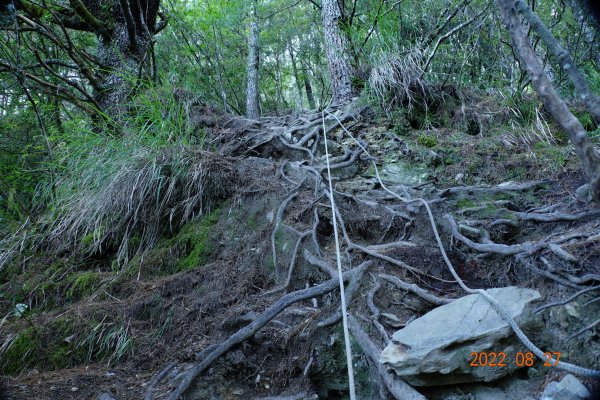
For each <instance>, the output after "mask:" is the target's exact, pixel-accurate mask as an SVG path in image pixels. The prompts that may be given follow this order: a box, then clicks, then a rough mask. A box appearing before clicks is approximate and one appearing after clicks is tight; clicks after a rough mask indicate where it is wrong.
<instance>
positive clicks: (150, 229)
mask: <svg viewBox="0 0 600 400" xmlns="http://www.w3.org/2000/svg"><path fill="white" fill-rule="evenodd" d="M102 162H105V163H117V165H111V166H108V165H102V164H101V163H100V164H95V165H92V166H91V168H88V170H84V171H82V172H83V175H82V176H78V177H75V176H72V175H73V174H68V175H66V176H65V177H64V178H63V179H62V180H61V181H59V182H58V183H57V186H58V188H59V193H60V194H62V196H59V197H58V199H57V201H56V205H55V206H54V210H53V212H52V213H50V215H49V217H48V219H47V222H46V226H47V228H46V229H45V232H46V233H45V234H44V235H43V236H44V242H45V243H47V244H53V245H55V246H56V249H57V250H58V251H69V252H73V251H77V250H82V251H86V252H89V253H102V252H105V251H113V250H116V253H117V260H118V262H119V264H123V263H126V262H127V260H128V259H129V258H130V257H131V256H132V255H133V254H137V253H140V252H144V251H146V250H148V249H149V248H151V247H152V246H153V245H154V244H155V243H156V241H157V240H158V238H159V237H160V236H161V235H162V234H164V233H165V232H168V231H176V230H177V229H178V228H179V227H180V226H181V225H182V224H184V223H185V222H186V221H188V220H190V219H191V218H193V217H195V216H197V215H200V214H202V213H204V212H207V211H208V210H210V209H211V208H212V207H213V203H215V202H218V201H219V199H221V198H224V197H226V196H227V195H228V194H229V192H230V190H232V189H233V188H234V187H235V184H236V173H235V171H234V168H233V166H232V165H231V162H230V161H228V160H227V159H223V158H219V157H216V156H214V155H212V154H211V153H208V152H192V151H190V150H188V149H187V148H183V147H182V148H172V149H169V150H168V151H167V150H164V151H162V152H160V153H159V154H152V153H150V152H145V151H142V150H140V151H139V152H138V154H136V155H133V156H132V157H130V158H117V159H115V158H111V157H107V158H104V159H103V161H102ZM98 171H102V173H100V174H99V173H98ZM74 189H77V190H74ZM65 193H72V194H71V195H67V196H64V194H65Z"/></svg>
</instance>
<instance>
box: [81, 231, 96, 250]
mask: <svg viewBox="0 0 600 400" xmlns="http://www.w3.org/2000/svg"><path fill="white" fill-rule="evenodd" d="M93 243H94V232H91V233H88V234H87V235H85V236H84V237H82V238H81V244H82V245H83V246H84V247H90V246H91V245H92V244H93Z"/></svg>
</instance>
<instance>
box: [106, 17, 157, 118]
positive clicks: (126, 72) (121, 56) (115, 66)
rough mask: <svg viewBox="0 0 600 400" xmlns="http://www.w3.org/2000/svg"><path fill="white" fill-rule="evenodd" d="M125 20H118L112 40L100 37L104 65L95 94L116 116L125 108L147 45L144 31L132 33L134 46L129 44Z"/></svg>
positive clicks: (148, 42) (148, 46)
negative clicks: (98, 88) (99, 84)
mask: <svg viewBox="0 0 600 400" xmlns="http://www.w3.org/2000/svg"><path fill="white" fill-rule="evenodd" d="M129 35H130V33H129V32H128V31H127V26H126V23H125V22H117V24H116V25H115V29H114V31H113V35H112V38H111V40H106V39H100V43H99V44H98V55H99V58H100V60H101V62H102V64H103V65H105V66H106V67H107V70H106V71H105V73H104V76H103V79H102V82H101V89H100V90H97V91H96V93H95V95H94V97H95V99H96V101H97V102H98V104H99V106H100V109H101V110H102V111H104V112H105V113H106V114H107V115H108V116H110V117H112V118H115V119H117V120H118V119H119V117H120V115H121V114H122V113H123V112H124V111H125V102H126V100H127V98H128V97H129V96H130V94H131V92H132V90H133V88H134V86H135V83H136V82H137V81H138V78H139V77H140V74H141V73H142V72H143V71H142V65H143V63H144V61H145V59H146V55H147V52H148V50H149V48H150V44H151V43H150V38H149V37H148V36H147V35H146V34H143V33H142V34H139V33H137V32H136V33H134V35H135V43H136V46H135V47H134V48H132V47H133V46H132V45H131V41H130V40H129Z"/></svg>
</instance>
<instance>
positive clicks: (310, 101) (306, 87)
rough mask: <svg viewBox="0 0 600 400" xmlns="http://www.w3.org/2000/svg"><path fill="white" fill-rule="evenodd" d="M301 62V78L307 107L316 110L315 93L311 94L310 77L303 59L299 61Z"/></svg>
mask: <svg viewBox="0 0 600 400" xmlns="http://www.w3.org/2000/svg"><path fill="white" fill-rule="evenodd" d="M300 63H301V64H302V79H303V80H304V90H306V100H308V107H310V109H311V110H316V108H317V106H316V103H315V95H314V94H313V89H312V85H311V84H310V79H309V77H308V68H307V67H306V64H305V63H304V61H301V62H300Z"/></svg>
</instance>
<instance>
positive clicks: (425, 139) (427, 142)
mask: <svg viewBox="0 0 600 400" xmlns="http://www.w3.org/2000/svg"><path fill="white" fill-rule="evenodd" d="M417 143H418V144H420V145H421V146H423V147H427V148H429V149H431V148H433V147H435V146H437V145H438V140H437V138H435V137H433V136H419V138H418V139H417Z"/></svg>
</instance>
